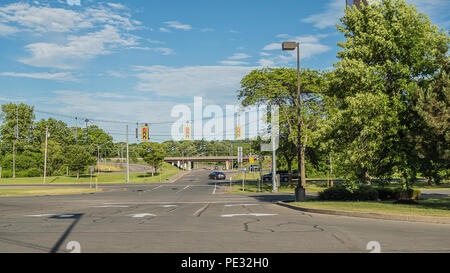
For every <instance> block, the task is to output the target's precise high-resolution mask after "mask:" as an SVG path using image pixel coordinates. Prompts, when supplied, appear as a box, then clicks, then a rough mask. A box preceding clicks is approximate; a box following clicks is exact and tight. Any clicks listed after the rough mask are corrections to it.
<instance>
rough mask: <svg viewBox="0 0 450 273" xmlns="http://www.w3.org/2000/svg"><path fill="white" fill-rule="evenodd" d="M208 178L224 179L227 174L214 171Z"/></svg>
mask: <svg viewBox="0 0 450 273" xmlns="http://www.w3.org/2000/svg"><path fill="white" fill-rule="evenodd" d="M208 178H209V179H214V180H223V179H225V178H226V176H225V174H224V173H223V172H212V173H210V174H209V176H208Z"/></svg>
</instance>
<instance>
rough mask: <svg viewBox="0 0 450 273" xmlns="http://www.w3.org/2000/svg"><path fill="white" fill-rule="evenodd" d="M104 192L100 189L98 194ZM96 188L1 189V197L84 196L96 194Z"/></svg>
mask: <svg viewBox="0 0 450 273" xmlns="http://www.w3.org/2000/svg"><path fill="white" fill-rule="evenodd" d="M100 191H102V190H101V189H98V190H97V192H100ZM94 192H96V191H95V188H92V189H89V188H46V187H44V188H42V187H41V188H9V189H1V188H0V197H12V196H42V195H66V194H83V193H94Z"/></svg>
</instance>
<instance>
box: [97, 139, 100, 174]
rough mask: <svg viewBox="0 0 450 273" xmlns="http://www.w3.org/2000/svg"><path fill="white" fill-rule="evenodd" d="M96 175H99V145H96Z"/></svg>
mask: <svg viewBox="0 0 450 273" xmlns="http://www.w3.org/2000/svg"><path fill="white" fill-rule="evenodd" d="M97 175H100V146H99V145H97Z"/></svg>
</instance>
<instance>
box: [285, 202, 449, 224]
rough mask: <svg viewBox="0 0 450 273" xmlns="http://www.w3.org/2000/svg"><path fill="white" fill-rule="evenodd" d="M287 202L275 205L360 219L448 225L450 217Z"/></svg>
mask: <svg viewBox="0 0 450 273" xmlns="http://www.w3.org/2000/svg"><path fill="white" fill-rule="evenodd" d="M287 202H291V201H278V202H276V204H278V205H280V206H283V207H287V208H290V209H294V210H299V211H303V212H309V213H318V214H329V215H338V216H350V217H360V218H371V219H382V220H394V221H408V222H423V223H434V224H450V217H437V216H418V215H400V214H382V213H375V212H359V211H344V210H328V209H310V208H303V207H298V206H294V205H290V204H288V203H287Z"/></svg>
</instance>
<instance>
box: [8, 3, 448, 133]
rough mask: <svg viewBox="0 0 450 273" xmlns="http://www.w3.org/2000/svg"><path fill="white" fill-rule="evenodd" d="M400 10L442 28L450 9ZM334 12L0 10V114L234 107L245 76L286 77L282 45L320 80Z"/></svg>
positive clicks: (285, 6) (289, 62) (209, 6)
mask: <svg viewBox="0 0 450 273" xmlns="http://www.w3.org/2000/svg"><path fill="white" fill-rule="evenodd" d="M410 2H413V3H414V4H415V5H416V6H417V7H418V9H419V11H422V12H424V13H427V14H428V15H429V16H430V17H431V19H432V22H433V23H434V24H437V25H439V26H440V27H444V28H446V29H448V26H449V25H450V16H449V15H448V14H450V13H449V12H448V11H449V7H450V4H449V3H450V2H449V1H447V0H413V1H410ZM344 7H345V0H316V1H300V0H297V1H294V0H277V1H275V0H271V1H269V0H258V1H256V0H253V1H250V0H227V1H218V0H216V1H212V0H207V1H206V0H196V1H183V0H172V1H159V0H152V1H144V0H129V1H113V0H111V1H95V0H47V1H43V0H41V1H37V0H35V1H7V0H1V1H0V50H1V52H2V53H1V55H0V103H6V102H10V101H12V102H24V103H26V104H30V105H34V106H35V107H36V109H38V110H41V111H47V112H54V113H61V114H65V115H69V116H77V117H91V118H97V119H112V120H127V121H148V122H158V121H163V120H165V121H167V120H174V118H172V117H170V111H171V109H172V108H173V107H174V106H175V105H176V104H181V103H182V104H188V105H191V104H192V103H193V100H194V99H193V97H194V96H201V97H203V102H204V103H205V104H208V105H209V104H218V105H225V104H234V103H236V91H237V90H238V88H239V81H240V79H241V78H242V77H243V76H244V75H245V74H247V73H248V72H250V71H251V70H253V69H256V68H261V67H266V66H276V67H280V66H286V67H295V66H296V58H295V56H294V55H292V53H295V52H291V53H289V52H282V51H281V41H284V40H296V41H300V42H301V44H302V47H301V66H302V67H308V68H311V69H320V70H324V69H330V68H331V67H332V64H333V62H335V61H336V53H337V51H338V47H337V46H336V42H338V41H340V40H342V39H343V37H342V35H341V34H340V33H339V32H338V31H337V30H336V27H335V24H336V23H337V22H338V19H339V17H340V16H341V15H342V14H343V9H344ZM37 117H38V118H41V117H44V118H46V117H48V115H44V114H39V113H38V114H37ZM59 118H60V119H62V120H64V121H65V122H67V123H68V124H69V125H71V126H73V125H74V120H73V119H69V118H63V117H59ZM98 125H100V124H98ZM101 126H104V127H105V129H108V130H110V131H111V132H112V133H113V132H118V130H121V129H120V128H119V127H118V126H119V125H113V124H102V125H101ZM120 126H122V125H120ZM155 130H156V131H160V132H165V131H168V127H164V126H162V127H160V128H155ZM116 139H123V136H121V135H120V134H117V136H116Z"/></svg>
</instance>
